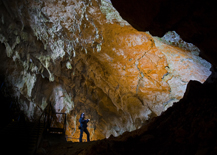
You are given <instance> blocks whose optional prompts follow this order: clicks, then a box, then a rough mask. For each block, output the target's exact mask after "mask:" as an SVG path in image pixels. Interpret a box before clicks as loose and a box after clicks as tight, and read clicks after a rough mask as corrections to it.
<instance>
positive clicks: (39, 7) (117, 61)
mask: <svg viewBox="0 0 217 155" xmlns="http://www.w3.org/2000/svg"><path fill="white" fill-rule="evenodd" d="M17 5H18V6H17V7H14V5H13V4H12V2H8V6H9V7H10V8H11V10H12V11H13V12H14V14H16V13H17V14H19V15H20V18H19V20H20V21H22V23H24V27H30V30H29V29H28V28H24V29H23V30H22V25H18V24H17V23H13V20H12V18H11V17H10V15H9V14H8V13H5V12H4V16H6V17H7V18H9V19H11V20H8V21H5V22H6V23H5V24H4V25H1V27H0V28H1V30H3V29H4V30H5V32H6V30H8V33H9V34H7V35H6V34H5V33H3V32H2V31H0V41H1V43H2V44H4V46H3V47H2V46H1V49H2V51H6V52H5V53H7V57H8V58H7V61H6V60H3V61H4V64H9V65H7V66H8V68H5V72H6V78H7V80H8V83H11V84H12V85H13V86H14V90H15V93H14V95H15V96H17V97H18V98H19V101H20V103H21V108H22V110H24V111H25V112H26V115H27V116H28V117H29V119H30V120H34V119H37V117H39V116H40V114H41V113H42V110H43V109H44V108H45V107H46V105H47V104H48V103H49V102H51V103H52V105H53V107H54V109H55V110H56V112H64V113H67V131H66V135H67V136H68V140H73V141H75V139H72V138H78V137H79V130H78V125H79V122H78V119H79V116H80V114H81V113H82V112H85V113H86V117H87V118H90V119H91V121H90V123H88V124H89V126H88V130H89V132H90V135H91V140H96V139H102V138H105V137H109V136H110V135H111V134H112V135H114V136H118V135H120V134H122V133H123V132H125V131H132V130H135V129H137V128H140V127H141V126H142V124H145V122H146V120H148V119H149V118H151V117H153V116H158V115H160V114H161V113H162V111H164V110H166V109H167V108H168V107H170V106H171V105H172V104H173V103H174V102H176V101H178V100H179V99H181V98H182V96H183V95H184V92H185V89H186V86H187V83H188V82H189V80H191V79H192V80H199V81H200V82H204V81H205V80H206V78H207V77H208V76H209V74H210V71H209V68H210V66H209V64H208V62H206V61H204V60H202V59H201V58H199V57H198V56H197V55H195V53H193V52H190V51H184V50H182V49H180V48H177V47H173V46H169V45H166V44H164V43H162V42H161V41H159V40H158V39H157V38H154V37H152V36H151V35H150V34H148V33H145V32H139V31H137V30H135V29H134V28H133V27H131V26H130V25H129V24H128V23H127V22H126V21H124V20H122V19H121V17H120V16H119V14H118V12H116V11H115V10H114V8H113V7H112V5H111V4H110V3H108V2H106V1H103V0H102V1H101V2H99V1H95V0H92V1H91V0H89V1H83V0H80V1H75V0H69V1H68V2H67V3H66V2H65V0H64V1H61V0H59V1H55V2H53V1H40V0H39V1H30V0H29V1H28V3H24V2H23V3H21V2H20V3H19V4H17ZM21 8H23V9H21ZM20 12H22V13H23V14H22V15H21V14H20ZM25 16H27V17H28V18H27V17H26V18H24V17H25ZM17 18H18V17H17ZM13 24H15V25H16V24H17V26H13ZM9 25H12V26H9ZM15 32H16V33H15ZM10 38H18V39H14V40H13V41H14V42H13V45H11V43H10V44H9V41H8V40H10ZM11 42H12V41H11ZM29 47H31V48H29ZM5 55H6V54H5ZM5 57H6V56H5ZM8 59H9V60H8ZM16 64H18V65H16ZM15 88H16V89H15ZM33 116H34V117H33ZM61 121H62V118H61V117H60V116H57V118H56V120H55V122H53V124H52V125H53V126H57V127H61Z"/></svg>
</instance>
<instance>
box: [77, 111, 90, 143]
mask: <svg viewBox="0 0 217 155" xmlns="http://www.w3.org/2000/svg"><path fill="white" fill-rule="evenodd" d="M84 118H85V114H84V113H82V114H81V117H80V119H79V122H80V127H79V129H80V138H79V141H80V142H82V137H83V132H85V133H86V134H87V141H88V142H89V141H90V134H89V132H88V130H87V123H88V122H89V121H90V119H84Z"/></svg>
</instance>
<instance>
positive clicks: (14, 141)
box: [0, 122, 44, 155]
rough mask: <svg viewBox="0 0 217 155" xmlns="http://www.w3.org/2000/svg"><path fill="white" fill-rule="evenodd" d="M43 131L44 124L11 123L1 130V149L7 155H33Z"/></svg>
mask: <svg viewBox="0 0 217 155" xmlns="http://www.w3.org/2000/svg"><path fill="white" fill-rule="evenodd" d="M43 131H44V127H43V124H38V125H36V124H35V123H30V122H28V123H27V122H24V123H21V122H11V123H10V124H8V125H7V126H6V127H5V128H3V129H1V130H0V137H1V141H2V144H3V145H1V147H2V149H3V150H4V151H5V154H25V155H33V154H34V153H35V151H36V148H37V143H38V142H39V141H40V140H38V139H41V138H42V135H43ZM2 149H1V151H3V150H2Z"/></svg>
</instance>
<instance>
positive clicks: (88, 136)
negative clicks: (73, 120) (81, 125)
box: [84, 128, 90, 142]
mask: <svg viewBox="0 0 217 155" xmlns="http://www.w3.org/2000/svg"><path fill="white" fill-rule="evenodd" d="M84 132H85V133H86V134H87V141H88V142H89V141H90V133H89V132H88V130H87V128H86V129H84Z"/></svg>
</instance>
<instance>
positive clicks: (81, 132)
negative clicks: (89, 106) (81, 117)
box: [79, 129, 83, 142]
mask: <svg viewBox="0 0 217 155" xmlns="http://www.w3.org/2000/svg"><path fill="white" fill-rule="evenodd" d="M82 137H83V130H82V129H80V137H79V142H82Z"/></svg>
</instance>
